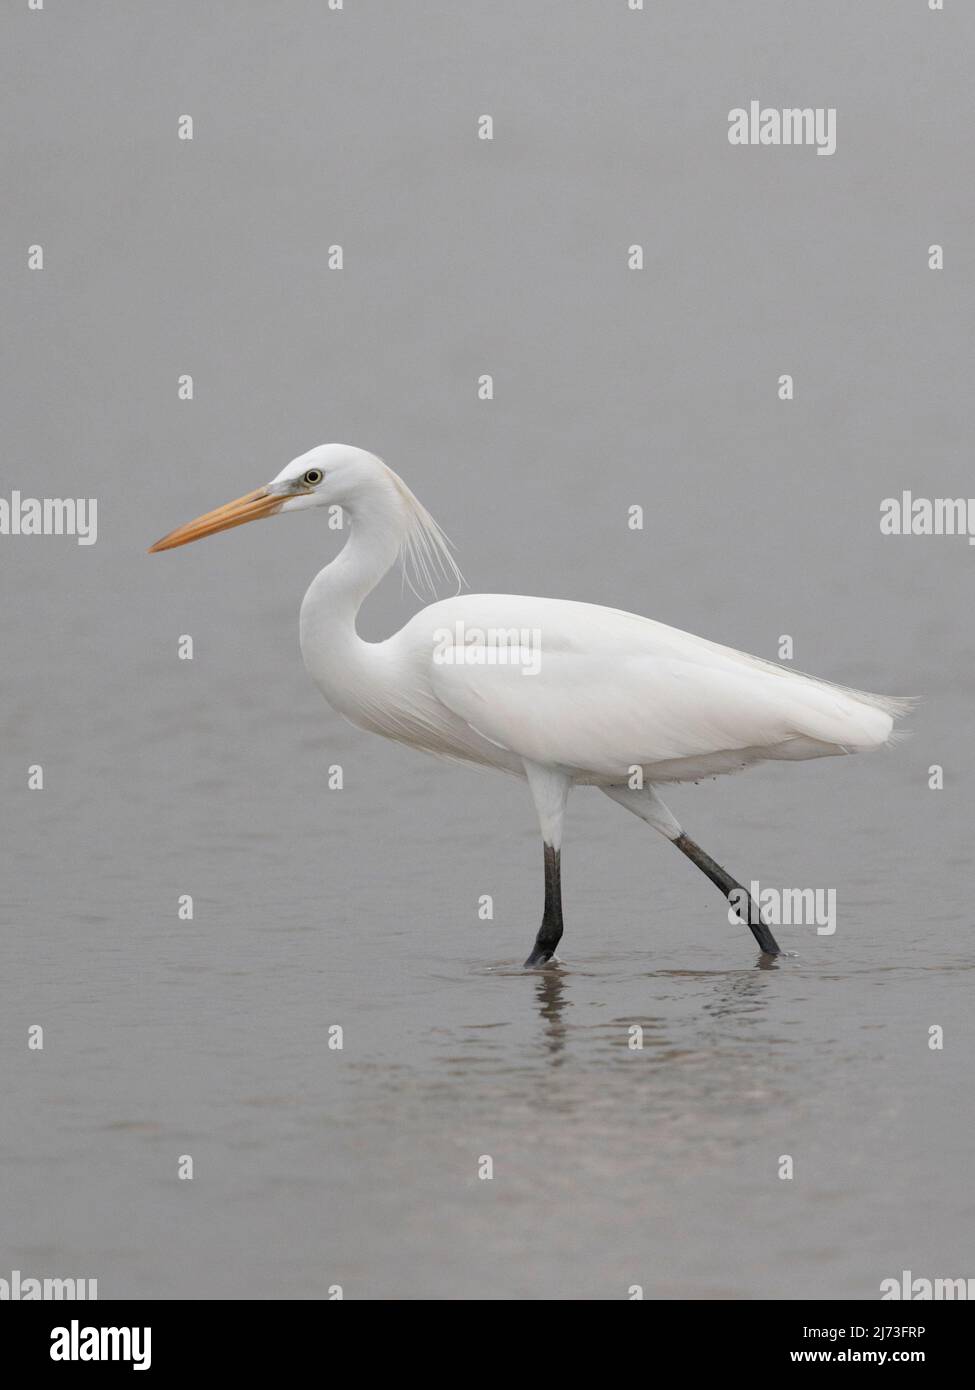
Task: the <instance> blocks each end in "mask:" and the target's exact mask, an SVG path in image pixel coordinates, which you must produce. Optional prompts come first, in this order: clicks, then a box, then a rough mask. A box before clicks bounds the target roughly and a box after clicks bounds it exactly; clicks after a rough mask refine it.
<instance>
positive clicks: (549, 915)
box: [525, 845, 562, 966]
mask: <svg viewBox="0 0 975 1390" xmlns="http://www.w3.org/2000/svg"><path fill="white" fill-rule="evenodd" d="M560 856H561V852H560V851H559V850H557V849H553V848H552V846H551V845H546V846H545V911H544V913H543V915H542V925H541V926H540V927H539V929H538V935H537V936H536V937H535V946H534V948H533V950H532V953H531V955H530V956H529V957H528V959H527V960H526V961H525V965H526V966H527V965H544V964H545V962H546V961H547V960H551V958H552V954H553V952H554V951H555V948H556V946H557V945H558V944H559V941H560V940H561V939H562V875H561V872H560V869H559V860H560Z"/></svg>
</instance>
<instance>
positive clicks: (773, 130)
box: [728, 101, 836, 154]
mask: <svg viewBox="0 0 975 1390" xmlns="http://www.w3.org/2000/svg"><path fill="white" fill-rule="evenodd" d="M728 143H729V145H815V146H816V153H817V154H834V153H835V151H836V107H835V106H816V107H812V106H804V107H801V108H800V107H797V106H787V107H785V108H784V109H783V110H781V111H778V110H776V108H775V107H774V106H762V103H761V102H760V101H751V102H749V103H748V110H747V111H746V110H745V108H744V107H743V106H736V107H735V108H734V109H733V110H731V111H729V112H728Z"/></svg>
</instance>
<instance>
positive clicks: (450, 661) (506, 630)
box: [433, 622, 542, 676]
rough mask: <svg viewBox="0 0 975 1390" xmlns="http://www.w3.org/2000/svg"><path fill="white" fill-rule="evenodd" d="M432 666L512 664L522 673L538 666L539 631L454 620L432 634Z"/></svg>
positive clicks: (530, 672) (533, 672)
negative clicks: (469, 623) (478, 625)
mask: <svg viewBox="0 0 975 1390" xmlns="http://www.w3.org/2000/svg"><path fill="white" fill-rule="evenodd" d="M433 661H434V665H436V666H516V667H518V668H519V669H520V671H521V674H522V675H523V676H537V675H538V673H539V671H540V670H541V667H542V634H541V632H540V631H539V629H538V628H537V627H521V628H519V627H487V628H484V627H468V626H467V624H466V623H463V622H458V623H454V626H453V627H452V628H449V627H438V628H437V629H436V631H435V632H434V634H433Z"/></svg>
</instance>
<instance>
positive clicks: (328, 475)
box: [149, 444, 398, 554]
mask: <svg viewBox="0 0 975 1390" xmlns="http://www.w3.org/2000/svg"><path fill="white" fill-rule="evenodd" d="M396 482H398V480H397V479H396V475H395V474H394V473H392V471H391V470H390V469H388V468H387V467H386V465H385V464H384V463H383V462H382V460H381V459H378V458H376V456H375V454H369V453H367V452H366V450H365V449H356V448H354V447H353V446H352V445H351V444H319V445H318V447H317V448H315V449H309V451H308V453H307V454H301V455H300V457H298V458H296V459H292V460H291V462H290V463H289V464H288V465H287V466H286V467H285V468H282V469H281V472H280V473H279V474H278V475H277V477H276V478H272V479H271V481H270V482H269V483H266V484H265V485H264V487H259V488H258V489H257V490H256V491H255V492H248V493H245V495H244V496H243V497H238V498H237V499H236V501H234V502H228V503H226V505H225V506H223V507H215V508H214V510H213V511H212V512H206V513H205V514H204V515H203V516H199V517H197V518H196V520H195V521H190V522H187V524H186V525H185V526H178V527H177V528H176V530H175V531H170V533H169V535H167V536H163V538H162V540H158V541H156V543H155V545H153V546H150V547H149V551H150V554H152V553H154V552H155V551H158V550H173V549H174V548H175V547H176V546H178V545H188V544H189V542H190V541H196V540H200V538H201V537H203V536H212V535H215V534H216V533H217V532H218V531H229V530H230V528H231V527H233V526H242V525H243V524H244V522H245V521H256V520H257V519H258V518H259V517H262V516H274V515H275V514H276V513H277V512H297V511H304V510H305V509H306V508H308V507H334V506H341V507H347V508H349V509H350V510H354V508H355V504H356V502H357V501H359V500H360V499H362V498H364V497H366V496H368V495H369V494H370V493H374V492H376V491H377V490H380V491H382V492H386V491H387V490H393V489H394V488H395V485H396Z"/></svg>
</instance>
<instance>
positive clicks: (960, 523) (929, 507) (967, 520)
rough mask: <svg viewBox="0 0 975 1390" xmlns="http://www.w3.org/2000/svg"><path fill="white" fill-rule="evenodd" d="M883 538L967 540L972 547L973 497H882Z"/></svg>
mask: <svg viewBox="0 0 975 1390" xmlns="http://www.w3.org/2000/svg"><path fill="white" fill-rule="evenodd" d="M880 534H881V535H882V536H967V537H968V544H969V545H975V497H915V496H913V494H912V493H910V492H902V493H901V495H900V497H885V498H884V500H883V501H882V502H881V504H880Z"/></svg>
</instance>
